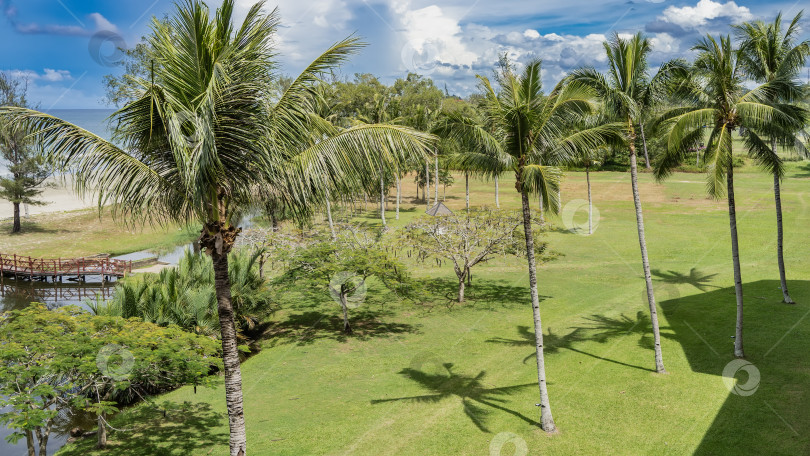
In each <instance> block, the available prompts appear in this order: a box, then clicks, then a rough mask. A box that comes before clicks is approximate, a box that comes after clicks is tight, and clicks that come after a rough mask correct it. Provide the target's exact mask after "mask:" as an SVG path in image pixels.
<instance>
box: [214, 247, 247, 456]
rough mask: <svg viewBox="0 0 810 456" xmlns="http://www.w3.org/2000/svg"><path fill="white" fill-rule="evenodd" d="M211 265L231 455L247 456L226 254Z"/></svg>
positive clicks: (219, 255)
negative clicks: (223, 371)
mask: <svg viewBox="0 0 810 456" xmlns="http://www.w3.org/2000/svg"><path fill="white" fill-rule="evenodd" d="M211 259H212V260H213V262H214V286H215V288H216V295H217V312H218V314H219V327H220V331H221V332H222V361H223V364H224V368H225V402H226V404H227V408H228V424H229V426H230V455H231V456H245V455H246V454H247V436H246V434H245V412H244V409H243V405H242V372H241V370H240V367H239V350H238V349H237V344H236V324H235V322H234V314H233V306H232V305H231V280H230V277H229V276H228V254H227V253H226V252H224V253H218V252H217V251H216V250H215V249H214V250H213V251H211Z"/></svg>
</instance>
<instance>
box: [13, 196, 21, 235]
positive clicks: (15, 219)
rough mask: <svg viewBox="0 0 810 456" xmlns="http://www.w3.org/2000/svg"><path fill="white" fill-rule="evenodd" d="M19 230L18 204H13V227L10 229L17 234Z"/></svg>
mask: <svg viewBox="0 0 810 456" xmlns="http://www.w3.org/2000/svg"><path fill="white" fill-rule="evenodd" d="M20 229H21V227H20V203H14V225H13V226H12V228H11V232H12V233H19V232H20Z"/></svg>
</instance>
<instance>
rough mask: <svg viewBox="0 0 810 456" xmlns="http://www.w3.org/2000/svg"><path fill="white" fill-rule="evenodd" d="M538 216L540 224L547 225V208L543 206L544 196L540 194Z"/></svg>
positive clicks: (538, 197)
mask: <svg viewBox="0 0 810 456" xmlns="http://www.w3.org/2000/svg"><path fill="white" fill-rule="evenodd" d="M537 200H538V201H537V202H538V204H537V215H538V216H539V217H540V223H546V216H545V214H544V213H545V207H544V206H543V194H542V193H539V194H538V196H537Z"/></svg>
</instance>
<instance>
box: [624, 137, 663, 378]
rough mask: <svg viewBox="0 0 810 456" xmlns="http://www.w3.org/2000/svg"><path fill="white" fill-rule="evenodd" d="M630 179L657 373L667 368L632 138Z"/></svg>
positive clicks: (634, 146) (661, 372)
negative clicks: (648, 254) (659, 326)
mask: <svg viewBox="0 0 810 456" xmlns="http://www.w3.org/2000/svg"><path fill="white" fill-rule="evenodd" d="M631 138H632V135H631ZM630 181H631V182H632V186H633V204H634V205H635V207H636V225H637V227H638V244H639V246H640V247H641V264H642V266H643V268H644V281H645V282H646V285H647V303H648V304H649V305H650V321H651V322H652V330H653V339H654V342H655V371H656V372H658V373H659V374H663V373H666V371H667V370H666V369H665V368H664V355H663V353H662V352H661V332H660V330H659V329H658V310H657V308H656V306H655V292H654V291H653V284H652V274H651V273H650V260H649V258H648V256H647V239H646V237H645V235H644V214H643V213H642V210H641V197H640V196H639V193H638V163H637V162H636V145H635V142H634V140H633V139H631V140H630Z"/></svg>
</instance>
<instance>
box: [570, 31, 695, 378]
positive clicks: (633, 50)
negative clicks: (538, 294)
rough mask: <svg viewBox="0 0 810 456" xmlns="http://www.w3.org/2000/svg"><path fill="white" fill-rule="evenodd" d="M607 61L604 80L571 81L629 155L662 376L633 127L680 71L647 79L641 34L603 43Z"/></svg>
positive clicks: (671, 66)
mask: <svg viewBox="0 0 810 456" xmlns="http://www.w3.org/2000/svg"><path fill="white" fill-rule="evenodd" d="M604 47H605V53H606V54H607V59H608V74H607V76H605V75H603V74H602V73H600V72H598V71H596V70H595V69H593V68H583V69H580V70H577V71H575V72H574V73H573V74H572V75H571V76H570V78H571V80H573V81H578V82H580V83H582V84H585V85H587V86H589V87H592V88H593V89H594V90H596V92H597V93H598V94H599V97H600V98H601V100H602V103H603V109H604V110H605V114H606V115H607V117H609V118H611V119H613V121H615V122H620V123H622V124H624V125H623V141H622V142H623V143H624V145H626V147H627V148H628V151H629V153H630V181H631V186H632V189H633V204H634V206H635V209H636V228H637V230H638V241H639V246H640V247H641V264H642V267H643V270H644V280H645V283H646V286H647V303H648V304H649V307H650V319H651V320H652V328H653V339H654V340H655V370H656V372H658V373H666V369H665V368H664V357H663V353H662V351H661V334H660V331H659V328H658V311H657V309H656V304H655V293H654V291H653V284H652V275H651V273H650V260H649V256H648V255H647V240H646V236H645V232H644V214H643V211H642V208H641V196H640V195H639V189H638V164H637V159H636V140H637V139H638V135H637V133H636V127H637V126H638V125H640V124H641V117H642V114H643V111H644V107H645V106H649V105H650V104H651V100H652V98H653V96H654V95H655V94H657V93H661V92H663V91H664V89H665V88H666V87H667V84H668V82H669V80H670V79H671V77H672V76H673V75H674V74H676V73H678V70H682V65H681V64H680V63H679V62H671V63H668V64H665V65H664V66H663V67H662V68H661V70H660V71H658V73H657V74H656V75H655V77H652V78H651V77H650V74H649V65H648V62H647V58H648V57H649V54H650V52H651V51H652V45H651V44H650V40H649V39H647V38H645V37H644V36H643V35H642V34H641V33H638V34H636V35H634V36H633V37H631V38H627V39H625V38H622V37H620V36H619V35H618V34H616V35H614V37H613V39H611V40H610V41H607V42H605V43H604Z"/></svg>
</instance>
